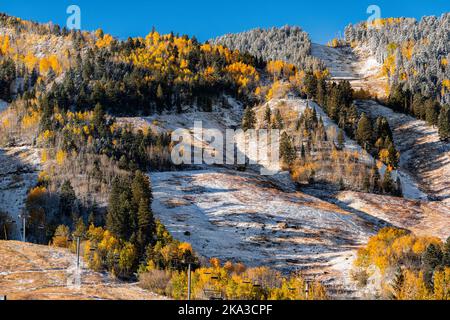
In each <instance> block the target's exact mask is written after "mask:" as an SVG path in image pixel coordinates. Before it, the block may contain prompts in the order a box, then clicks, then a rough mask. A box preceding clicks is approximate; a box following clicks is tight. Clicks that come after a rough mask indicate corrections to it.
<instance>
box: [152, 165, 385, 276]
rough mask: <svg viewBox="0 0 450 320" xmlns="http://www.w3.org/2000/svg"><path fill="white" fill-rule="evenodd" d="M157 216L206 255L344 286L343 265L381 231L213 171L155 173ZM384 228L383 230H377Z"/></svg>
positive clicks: (244, 176) (255, 178)
mask: <svg viewBox="0 0 450 320" xmlns="http://www.w3.org/2000/svg"><path fill="white" fill-rule="evenodd" d="M150 177H151V180H152V186H153V196H154V201H153V211H154V213H155V215H156V217H158V218H159V219H161V221H162V222H163V223H164V224H165V225H166V226H167V228H168V229H169V231H170V232H171V234H173V235H174V237H175V238H176V239H179V240H181V241H187V242H189V243H191V244H192V245H193V248H194V249H195V250H196V252H198V253H200V254H201V255H203V256H206V257H218V258H220V259H221V260H231V261H235V262H237V261H240V262H243V263H245V264H247V265H250V266H256V265H268V266H272V267H274V268H277V269H280V270H283V271H293V270H302V271H304V272H306V273H307V274H309V275H310V276H312V277H319V278H320V279H321V280H323V281H324V282H325V283H328V284H336V283H339V284H342V283H343V280H342V279H343V275H342V269H343V268H344V267H342V268H340V267H339V266H342V261H340V260H335V259H337V258H339V257H341V256H342V255H345V257H348V254H349V251H352V250H355V249H356V248H357V247H358V246H359V245H361V244H364V243H365V242H366V241H367V239H368V237H369V236H371V235H373V234H374V233H375V232H376V230H377V228H378V226H377V225H376V224H374V223H373V221H376V219H373V220H372V221H369V220H366V219H364V218H363V217H361V216H359V215H358V214H356V213H353V212H348V211H345V210H343V209H340V208H339V207H338V206H335V205H333V204H330V203H327V202H324V201H321V200H319V199H317V198H315V197H312V196H308V195H305V194H303V193H300V192H284V191H283V190H281V189H279V188H278V187H277V185H276V184H274V183H273V182H272V181H270V180H269V179H267V178H266V177H263V176H260V175H257V174H253V173H249V172H235V171H232V170H227V169H221V168H212V169H210V170H198V171H187V172H161V173H151V174H150ZM380 225H381V224H380Z"/></svg>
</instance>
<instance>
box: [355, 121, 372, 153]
mask: <svg viewBox="0 0 450 320" xmlns="http://www.w3.org/2000/svg"><path fill="white" fill-rule="evenodd" d="M356 139H357V140H358V142H359V143H360V144H361V145H362V146H363V148H364V149H367V147H368V144H369V143H370V141H371V140H372V124H371V121H370V119H369V118H368V117H367V116H366V114H365V113H363V114H362V115H361V118H360V120H359V122H358V127H357V129H356Z"/></svg>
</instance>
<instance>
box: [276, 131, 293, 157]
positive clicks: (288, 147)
mask: <svg viewBox="0 0 450 320" xmlns="http://www.w3.org/2000/svg"><path fill="white" fill-rule="evenodd" d="M280 155H281V158H282V159H283V161H284V162H285V163H286V164H288V165H291V164H292V163H293V162H294V160H295V157H296V152H295V148H294V144H293V143H292V140H291V138H290V137H289V136H288V135H287V133H286V132H283V134H282V135H281V140H280Z"/></svg>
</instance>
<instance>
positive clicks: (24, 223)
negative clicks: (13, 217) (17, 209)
mask: <svg viewBox="0 0 450 320" xmlns="http://www.w3.org/2000/svg"><path fill="white" fill-rule="evenodd" d="M26 228H27V218H26V217H25V215H23V228H22V229H23V235H22V238H23V242H27V238H26V234H25V232H26V231H25V230H26Z"/></svg>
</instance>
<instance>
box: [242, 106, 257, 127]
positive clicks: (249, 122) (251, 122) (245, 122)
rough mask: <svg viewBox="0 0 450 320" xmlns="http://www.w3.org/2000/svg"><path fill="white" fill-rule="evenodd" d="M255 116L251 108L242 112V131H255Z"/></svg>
mask: <svg viewBox="0 0 450 320" xmlns="http://www.w3.org/2000/svg"><path fill="white" fill-rule="evenodd" d="M255 125H256V115H255V111H254V110H253V108H251V107H247V108H246V109H245V111H244V117H243V119H242V129H243V130H244V131H247V130H250V129H255Z"/></svg>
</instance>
